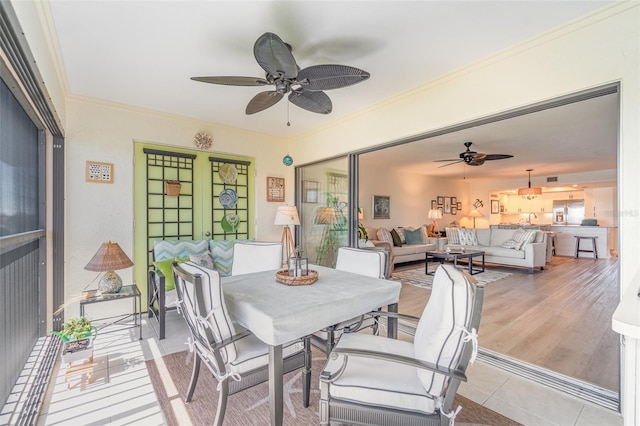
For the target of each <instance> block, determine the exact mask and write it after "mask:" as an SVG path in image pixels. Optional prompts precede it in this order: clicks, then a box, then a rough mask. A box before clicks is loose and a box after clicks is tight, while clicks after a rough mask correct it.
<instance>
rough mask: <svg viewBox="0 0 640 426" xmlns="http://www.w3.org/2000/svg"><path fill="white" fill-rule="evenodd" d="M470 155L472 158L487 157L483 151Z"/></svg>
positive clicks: (481, 158) (480, 158)
mask: <svg viewBox="0 0 640 426" xmlns="http://www.w3.org/2000/svg"><path fill="white" fill-rule="evenodd" d="M470 157H471V158H473V160H484V159H485V158H487V154H485V153H484V152H476V153H474V154H471V155H470Z"/></svg>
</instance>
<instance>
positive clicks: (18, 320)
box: [0, 230, 45, 406]
mask: <svg viewBox="0 0 640 426" xmlns="http://www.w3.org/2000/svg"><path fill="white" fill-rule="evenodd" d="M44 235H45V232H44V231H43V230H37V231H32V232H25V233H23V234H16V235H11V236H6V237H1V238H0V321H2V327H0V342H2V344H1V345H0V359H2V360H3V362H2V364H1V367H0V406H2V405H3V404H4V402H5V401H6V400H7V397H8V396H9V393H10V392H11V389H12V388H13V385H14V384H15V383H16V380H17V379H18V375H19V374H20V371H21V370H22V368H23V367H24V365H25V362H26V361H27V359H28V357H29V354H30V353H31V350H32V349H33V347H34V344H35V343H36V342H37V341H38V338H39V337H40V334H41V322H42V321H43V318H42V313H41V312H42V311H41V306H40V303H41V299H40V297H41V293H42V290H41V283H42V282H44V279H43V277H42V276H41V275H42V271H43V268H42V266H43V265H44V259H43V258H42V256H43V253H44V249H43V248H42V246H43V245H44Z"/></svg>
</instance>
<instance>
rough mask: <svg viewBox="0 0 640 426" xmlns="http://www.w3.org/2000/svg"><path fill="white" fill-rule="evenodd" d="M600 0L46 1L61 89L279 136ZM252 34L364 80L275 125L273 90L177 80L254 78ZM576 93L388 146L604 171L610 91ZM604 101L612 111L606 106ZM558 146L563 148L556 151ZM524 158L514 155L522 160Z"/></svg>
mask: <svg viewBox="0 0 640 426" xmlns="http://www.w3.org/2000/svg"><path fill="white" fill-rule="evenodd" d="M612 2H613V1H611V0H607V1H595V0H586V1H580V0H561V1H520V0H512V1H475V2H472V1H322V0H316V1H302V0H298V1H98V0H92V1H88V0H86V1H66V0H50V1H49V2H48V4H49V7H50V12H51V16H52V19H53V22H54V25H55V31H56V36H57V42H58V43H59V51H60V53H61V59H62V62H63V64H64V68H65V72H66V76H67V84H68V87H69V90H70V92H71V94H73V95H78V96H86V97H91V98H97V99H103V100H107V101H113V102H117V103H122V104H128V105H133V106H137V107H142V108H148V109H151V110H157V111H162V112H167V113H173V114H179V115H183V116H187V117H193V118H197V119H202V120H206V121H211V122H218V123H223V124H226V125H231V126H236V127H240V128H244V129H250V130H254V131H258V132H263V133H267V134H272V135H276V136H281V137H293V136H296V135H299V134H301V133H303V132H307V131H309V130H312V129H314V128H316V127H320V126H325V125H327V124H329V123H331V122H332V121H335V120H339V119H341V118H343V117H345V116H347V115H349V114H352V113H355V112H357V111H359V110H362V109H364V108H367V107H370V106H372V105H375V104H377V103H379V102H382V101H383V100H385V99H388V98H390V97H392V96H395V95H398V94H399V93H401V92H404V91H407V90H410V89H412V88H414V87H416V86H419V85H421V84H423V83H426V82H428V81H431V80H433V79H435V78H438V77H440V76H443V75H445V74H447V73H450V72H452V71H454V70H456V69H459V68H461V67H462V66H464V65H467V64H470V63H472V62H475V61H478V60H480V59H482V58H484V57H487V56H488V55H491V54H494V53H496V52H499V51H502V50H504V49H508V48H509V47H512V46H514V45H516V44H518V43H522V42H524V41H527V40H528V39H531V38H533V37H535V36H537V35H539V34H541V33H543V32H545V31H548V30H550V29H552V28H554V27H557V26H559V25H562V24H564V23H567V22H570V21H573V20H575V19H578V18H580V17H582V16H584V15H585V14H588V13H591V12H593V11H595V10H597V9H599V8H601V7H604V6H606V5H608V4H611V3H612ZM264 32H273V33H276V34H278V35H279V36H280V37H281V38H282V39H283V40H284V41H285V42H287V43H290V44H291V45H292V47H293V54H294V56H295V58H296V60H297V62H298V65H299V66H300V67H302V68H304V67H306V66H310V65H317V64H327V63H338V64H343V65H350V66H355V67H358V68H361V69H364V70H366V71H368V72H369V73H370V74H371V78H370V79H369V80H367V81H365V82H363V83H360V84H357V85H355V86H351V87H346V88H342V89H337V90H332V91H328V92H327V94H328V95H329V96H330V98H331V99H332V101H333V112H332V113H331V114H329V115H319V114H314V113H311V112H308V111H305V110H302V109H300V108H298V107H296V106H294V105H290V111H289V114H290V121H291V126H287V125H286V123H287V103H288V102H287V101H286V98H285V99H284V100H282V101H281V102H280V103H278V104H277V105H275V106H274V107H272V108H269V109H267V110H265V111H263V112H260V113H257V114H254V115H250V116H247V115H245V113H244V111H245V107H246V104H247V103H248V102H249V100H250V99H251V98H252V97H253V96H255V95H256V94H257V93H259V92H261V91H264V90H271V88H270V87H232V86H220V85H212V84H205V83H200V82H195V81H192V80H190V79H189V78H190V77H192V76H208V75H218V76H219V75H240V76H253V77H264V71H263V70H262V69H261V68H260V66H259V65H258V64H257V63H256V61H255V58H254V57H253V44H254V42H255V40H256V39H257V38H258V37H259V36H260V35H261V34H263V33H264ZM590 102H593V104H592V105H591V106H586V105H580V106H569V107H563V108H567V110H566V111H563V113H566V114H564V115H562V116H561V117H562V118H558V117H560V116H558V115H556V114H554V113H553V112H549V113H539V114H540V116H539V117H538V119H537V120H538V121H536V122H535V123H533V122H529V121H528V119H527V118H526V117H525V118H520V119H515V120H520V122H519V123H515V122H513V121H512V120H507V121H504V122H501V123H496V124H493V125H491V126H486V127H477V128H474V129H469V130H466V131H463V132H459V133H458V134H451V135H447V136H443V137H440V138H438V139H433V140H429V141H427V142H425V146H424V148H422V149H420V150H419V151H418V152H423V153H426V154H428V155H427V156H426V157H425V158H422V159H420V158H418V157H417V156H416V155H415V154H416V151H415V149H414V150H412V154H409V153H408V152H409V151H407V150H406V149H405V148H398V150H397V151H396V152H395V153H394V154H393V155H394V158H395V160H397V161H398V162H400V161H401V160H402V158H409V157H410V158H411V160H412V162H415V160H416V159H418V161H419V162H421V164H419V165H413V166H408V165H407V164H404V166H406V167H414V168H416V171H417V170H421V172H424V171H425V170H427V169H428V170H433V172H434V173H436V174H445V175H446V174H449V175H452V174H454V173H457V174H458V175H460V169H463V167H462V166H461V165H455V166H450V167H444V168H441V169H435V170H434V169H433V167H432V166H433V163H432V162H431V161H432V160H433V159H436V158H438V159H441V158H456V157H457V155H458V153H460V152H462V151H463V150H464V146H463V142H464V141H466V140H470V141H473V142H474V146H473V148H475V150H477V151H480V152H486V153H489V154H496V153H499V154H502V153H506V154H513V155H515V158H514V159H511V160H501V161H491V162H486V163H485V165H484V166H481V167H473V168H472V167H467V168H466V170H467V171H468V172H467V173H469V174H471V173H472V171H471V170H470V169H478V170H479V169H482V170H484V171H485V173H490V172H491V173H493V171H494V169H495V172H496V173H498V172H499V171H501V172H502V173H505V174H506V173H507V172H509V173H512V174H513V173H517V174H519V175H522V174H523V173H524V170H525V169H527V168H533V169H537V170H540V171H542V170H541V169H542V168H543V167H544V165H545V164H547V165H549V164H551V163H554V162H557V161H558V158H559V157H561V155H563V154H566V155H567V156H566V157H564V158H565V160H564V163H565V171H571V170H573V169H576V170H577V169H584V170H594V169H593V167H595V164H596V163H598V160H600V162H599V163H598V164H599V166H602V165H606V166H607V167H608V168H612V167H613V168H615V139H614V141H613V143H614V145H613V156H611V153H610V152H603V148H602V146H603V140H605V141H607V142H606V145H607V146H608V147H609V151H611V145H608V143H609V141H608V139H610V138H611V134H610V133H606V134H603V132H611V131H612V129H611V126H612V125H614V128H615V129H617V115H615V117H614V116H612V115H611V113H606V112H605V111H609V109H608V108H609V107H611V105H612V102H614V101H611V102H607V101H606V100H602V102H601V101H590ZM582 108H587V110H588V111H585V110H583V109H582ZM599 108H603V109H602V110H601V109H599ZM614 110H615V113H616V114H617V107H615V108H614ZM558 111H559V109H556V111H555V112H558ZM585 114H590V115H588V116H587V115H585ZM602 119H604V121H602ZM611 120H614V121H616V122H615V123H612V122H611ZM568 124H571V125H568ZM615 137H616V136H615V131H614V138H615ZM565 141H566V144H565ZM576 143H578V144H579V145H578V146H579V148H576V145H575V144H576ZM569 144H570V146H571V148H567V149H565V146H569ZM413 148H415V146H414V147H413ZM549 154H552V155H551V157H549ZM576 154H579V155H577V157H583V156H585V157H589V158H585V159H582V158H580V161H579V162H580V163H581V165H580V166H578V165H576V166H575V167H573V166H572V163H574V161H572V160H571V159H570V158H571V157H576ZM583 154H588V155H583ZM434 156H435V157H434ZM371 158H373V157H371ZM525 159H526V160H527V166H525V165H524V164H523V163H522V160H525ZM612 161H613V162H612ZM594 162H595V163H594ZM492 163H500V167H499V168H498V167H494V166H493V165H492ZM530 163H533V164H530ZM576 163H578V161H576ZM438 165H441V163H440V164H438ZM511 166H513V167H511ZM609 166H611V167H609ZM600 168H603V167H598V169H600ZM605 168H606V167H605ZM516 170H517V172H516ZM549 173H558V172H557V171H553V170H549Z"/></svg>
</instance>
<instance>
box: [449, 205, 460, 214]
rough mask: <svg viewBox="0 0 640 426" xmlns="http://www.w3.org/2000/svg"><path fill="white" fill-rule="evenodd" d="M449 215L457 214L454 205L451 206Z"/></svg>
mask: <svg viewBox="0 0 640 426" xmlns="http://www.w3.org/2000/svg"><path fill="white" fill-rule="evenodd" d="M451 214H458V207H456V204H451Z"/></svg>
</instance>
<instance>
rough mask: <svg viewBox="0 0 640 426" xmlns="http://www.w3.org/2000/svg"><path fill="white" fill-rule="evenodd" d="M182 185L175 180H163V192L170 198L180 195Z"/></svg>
mask: <svg viewBox="0 0 640 426" xmlns="http://www.w3.org/2000/svg"><path fill="white" fill-rule="evenodd" d="M181 187H182V185H181V184H180V182H179V181H177V180H165V181H164V190H165V193H166V194H167V195H170V196H172V197H175V196H178V195H180V188H181Z"/></svg>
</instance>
